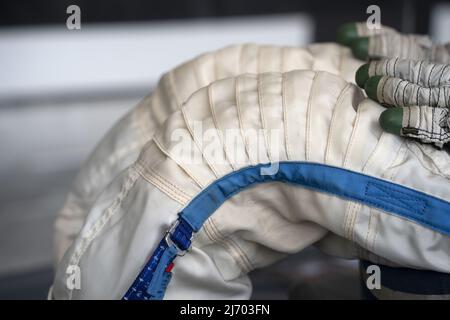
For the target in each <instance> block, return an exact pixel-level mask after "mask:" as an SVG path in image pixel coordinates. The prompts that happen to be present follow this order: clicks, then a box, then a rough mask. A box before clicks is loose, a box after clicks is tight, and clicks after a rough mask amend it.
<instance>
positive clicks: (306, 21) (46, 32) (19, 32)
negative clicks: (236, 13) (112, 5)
mask: <svg viewBox="0 0 450 320" xmlns="http://www.w3.org/2000/svg"><path fill="white" fill-rule="evenodd" d="M81 27H82V29H81V30H67V29H66V26H65V24H62V25H61V26H52V27H47V28H42V27H39V28H38V27H30V28H22V29H5V30H3V31H0V70H1V72H0V99H2V98H3V99H5V98H15V97H27V96H33V95H36V94H38V95H40V96H42V95H46V94H47V93H49V94H52V93H55V92H59V93H61V92H62V93H65V92H83V91H84V92H86V91H88V92H95V91H96V90H102V91H103V90H116V89H119V90H123V89H124V88H133V87H144V86H147V85H148V87H149V88H150V86H151V85H152V84H154V82H155V81H156V80H157V79H158V78H159V76H160V75H161V74H162V73H164V72H165V71H167V70H169V69H171V68H173V67H174V66H175V65H178V64H180V63H182V62H183V61H185V60H187V59H190V58H192V57H194V56H196V55H198V54H201V53H203V52H205V51H209V50H213V49H217V48H220V47H223V46H226V45H229V44H234V43H243V42H256V43H270V44H282V45H299V44H305V43H308V42H310V41H311V39H312V34H313V28H314V26H313V23H312V20H311V19H310V18H309V16H307V15H303V14H295V15H276V16H258V17H240V18H220V19H217V18H216V19H204V20H203V19H201V20H186V21H181V22H180V21H172V22H152V23H134V24H83V23H82V25H81Z"/></svg>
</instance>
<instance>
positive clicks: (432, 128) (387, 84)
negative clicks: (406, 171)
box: [356, 58, 450, 147]
mask: <svg viewBox="0 0 450 320" xmlns="http://www.w3.org/2000/svg"><path fill="white" fill-rule="evenodd" d="M356 82H357V84H358V85H359V86H360V87H362V88H364V90H365V92H366V94H367V96H368V97H369V98H371V99H373V100H375V101H378V102H379V103H380V104H382V105H383V106H386V107H387V108H388V109H387V110H386V111H384V112H383V113H382V114H381V116H380V119H379V122H380V125H381V126H382V127H383V129H384V130H385V131H387V132H391V133H394V134H398V135H401V136H405V137H409V138H414V139H417V140H419V141H421V142H424V143H432V144H434V145H436V146H437V147H443V145H444V144H446V143H448V142H450V115H449V111H450V109H449V108H450V65H447V64H437V63H432V62H427V61H424V60H421V61H415V60H409V59H398V58H396V59H383V60H379V61H372V62H370V63H366V64H364V65H362V66H361V67H360V68H359V69H358V71H357V72H356Z"/></svg>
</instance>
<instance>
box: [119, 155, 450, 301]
mask: <svg viewBox="0 0 450 320" xmlns="http://www.w3.org/2000/svg"><path fill="white" fill-rule="evenodd" d="M267 166H268V165H267V164H265V165H264V164H263V165H257V166H251V167H247V168H243V169H241V170H238V171H235V172H233V173H230V174H228V175H226V176H224V177H222V178H221V179H218V180H216V181H215V182H213V183H212V184H211V185H210V186H208V187H207V188H206V189H204V190H203V191H202V192H201V193H200V194H198V195H197V196H196V197H195V198H194V199H192V201H191V202H190V203H189V204H188V205H187V206H186V207H185V208H184V209H183V210H182V211H181V212H180V213H179V219H178V220H177V224H176V225H175V227H174V228H171V229H173V230H170V232H169V234H168V236H166V237H164V239H162V241H161V242H160V244H159V245H158V248H157V249H156V250H155V252H154V253H153V255H152V257H151V258H150V260H149V261H148V262H147V264H146V266H145V267H144V269H143V270H142V271H141V273H140V274H139V275H138V277H137V278H136V280H135V281H134V282H133V285H132V286H131V287H130V289H128V291H127V293H126V294H125V296H124V297H123V299H126V300H131V299H162V298H163V297H164V292H165V289H166V287H167V285H168V282H169V281H170V278H171V272H170V270H169V271H168V270H167V267H168V266H169V265H170V264H171V263H172V262H173V261H174V260H175V258H176V256H177V255H180V254H181V253H183V252H184V251H185V250H188V249H189V247H190V245H191V238H192V234H193V232H198V231H199V230H200V228H201V227H202V225H203V223H204V222H205V221H206V220H207V219H208V218H209V217H210V216H211V215H212V214H213V213H214V212H215V211H216V210H217V209H218V208H219V207H220V206H221V205H222V204H223V203H224V202H225V201H226V200H227V199H229V198H230V197H232V196H233V195H235V194H237V193H239V192H240V191H242V190H243V189H245V188H248V187H251V186H252V185H255V184H257V183H263V182H273V181H280V182H286V183H291V184H294V185H297V186H302V187H305V188H309V189H313V190H317V191H320V192H325V193H329V194H332V195H335V196H338V197H340V198H343V199H348V200H352V201H357V202H360V203H362V204H365V205H368V206H371V207H375V208H379V209H381V210H383V211H386V212H389V213H391V214H394V215H397V216H400V217H403V218H406V219H409V220H411V221H414V222H416V223H418V224H420V225H423V226H424V227H427V228H429V229H433V230H435V231H437V232H440V233H443V234H445V235H449V236H450V203H449V202H446V201H444V200H441V199H438V198H436V197H433V196H430V195H428V194H425V193H423V192H420V191H417V190H414V189H410V188H407V187H404V186H401V185H398V184H394V183H392V182H389V181H385V180H381V179H378V178H375V177H371V176H368V175H364V174H361V173H358V172H354V171H350V170H346V169H342V168H337V167H333V166H328V165H323V164H317V163H308V162H293V161H292V162H280V163H279V169H278V171H277V172H276V173H275V174H273V175H266V174H261V169H263V168H266V167H267ZM266 172H267V171H266ZM168 242H172V243H168Z"/></svg>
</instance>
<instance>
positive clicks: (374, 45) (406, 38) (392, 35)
mask: <svg viewBox="0 0 450 320" xmlns="http://www.w3.org/2000/svg"><path fill="white" fill-rule="evenodd" d="M337 41H338V42H339V43H341V44H343V45H346V46H349V47H351V49H352V52H353V55H354V56H355V57H356V58H358V59H361V60H368V59H380V58H400V59H413V60H427V61H432V62H438V63H450V44H447V45H441V44H433V42H432V41H431V39H430V38H429V37H428V36H423V35H404V34H401V33H399V32H397V31H396V30H395V29H392V28H389V27H386V26H382V27H381V28H380V29H369V28H368V27H367V25H366V23H349V24H345V25H343V26H342V27H341V28H339V29H338V33H337Z"/></svg>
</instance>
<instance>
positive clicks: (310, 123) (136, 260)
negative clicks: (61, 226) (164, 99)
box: [53, 70, 450, 299]
mask: <svg viewBox="0 0 450 320" xmlns="http://www.w3.org/2000/svg"><path fill="white" fill-rule="evenodd" d="M382 110H383V107H381V106H380V105H378V104H377V103H375V102H373V101H370V100H367V99H364V97H363V95H362V92H361V90H360V89H359V88H357V87H356V86H355V85H353V84H350V83H348V82H347V81H345V80H344V79H343V78H341V77H339V76H336V75H332V74H330V73H327V72H315V71H311V70H305V71H292V72H287V73H262V74H258V75H256V74H243V75H240V76H237V77H231V78H226V79H223V80H219V81H215V82H213V83H212V84H211V85H208V86H206V87H203V88H201V89H200V90H198V91H196V92H195V93H194V94H193V95H191V96H190V97H189V98H188V99H187V100H186V102H185V103H184V104H183V106H182V107H181V109H180V110H178V111H175V112H174V113H173V114H172V115H171V116H170V117H169V118H168V120H167V121H166V122H165V123H164V125H163V126H162V127H161V128H159V129H158V130H157V132H156V134H155V135H154V139H152V140H151V141H149V142H148V143H147V144H146V145H145V146H144V148H143V149H142V152H141V153H140V156H139V158H138V160H137V161H136V162H135V163H134V164H133V165H131V166H130V167H128V168H127V169H125V170H124V171H123V172H122V173H120V174H119V176H118V177H116V179H114V181H113V182H112V183H111V184H110V185H109V186H108V187H106V188H105V189H104V190H103V192H102V193H101V195H100V196H99V197H98V198H97V199H96V200H95V202H94V204H93V205H92V208H91V209H90V210H89V212H88V214H87V218H86V221H85V223H84V225H83V227H82V229H81V232H80V233H79V235H78V236H77V237H76V239H75V241H74V243H73V244H72V245H71V246H70V247H69V249H68V250H67V252H66V254H65V255H64V257H63V259H62V261H61V263H60V265H59V267H58V270H57V274H56V278H55V282H54V286H53V297H54V298H56V299H92V298H98V299H120V298H121V297H122V295H123V294H124V293H125V292H126V290H127V289H128V287H129V286H130V285H131V283H132V281H133V280H134V279H135V277H136V275H137V274H138V273H139V272H140V270H141V268H142V267H143V266H144V264H145V263H146V261H147V259H148V258H149V256H150V255H151V253H152V252H153V250H154V249H155V246H156V245H157V243H158V242H159V240H160V239H161V237H162V235H163V234H164V232H165V230H167V228H168V227H169V225H170V224H171V223H172V222H173V221H175V220H176V217H177V212H179V211H180V210H181V209H182V208H183V207H184V206H185V205H186V204H188V202H189V201H190V200H191V199H192V198H193V197H194V196H195V195H197V194H198V193H199V192H200V191H201V190H203V189H204V188H205V187H206V186H207V185H208V184H210V183H211V182H213V181H215V180H216V179H217V178H219V177H221V176H223V175H225V174H227V173H230V172H232V171H234V170H236V169H238V168H241V167H244V166H247V165H249V164H256V163H262V162H267V161H270V160H272V161H278V160H280V161H309V162H315V163H324V164H328V165H333V166H337V167H342V168H347V169H350V170H353V171H356V172H362V173H364V174H367V175H371V176H374V177H379V178H382V179H385V180H388V181H392V182H395V183H398V184H401V185H405V186H408V187H410V188H413V189H416V190H420V191H423V192H425V193H427V194H430V195H433V196H436V197H438V198H441V199H444V200H446V201H450V192H449V186H450V184H449V177H450V156H449V155H448V154H447V153H445V152H439V151H437V150H433V148H432V147H429V146H419V145H418V144H416V143H415V142H411V141H407V140H405V139H403V138H400V137H397V136H394V135H391V134H387V133H383V132H382V130H381V128H380V127H379V125H378V122H377V121H378V117H379V114H380V113H381V112H382ZM199 125H201V130H198V127H199ZM196 128H197V129H196ZM208 129H210V130H208ZM230 131H231V132H237V133H238V135H236V136H234V140H233V141H234V143H233V144H228V145H227V143H226V142H227V141H228V140H227V139H226V138H227V137H228V134H229V132H230ZM205 132H208V134H211V132H212V133H214V132H215V133H216V134H215V135H214V134H211V136H212V137H213V138H212V139H211V140H208V139H206V137H205V136H204V135H203V134H204V133H205ZM252 132H258V134H260V135H257V137H258V139H256V140H255V139H254V136H255V135H254V134H253V133H252ZM274 133H276V134H274ZM252 134H253V136H252ZM211 136H209V138H211ZM214 136H215V137H216V139H214ZM205 141H210V142H209V143H207V144H206V145H203V144H202V142H203V143H204V142H205ZM211 141H212V142H211ZM208 146H209V147H211V146H213V147H218V148H219V149H220V150H222V154H223V157H217V158H216V157H214V154H216V153H214V152H212V153H209V152H207V150H211V149H210V148H208ZM256 146H258V147H256ZM180 150H182V151H183V152H180ZM186 150H187V152H186ZM215 150H217V149H215ZM232 150H235V151H239V152H236V153H237V154H240V155H242V154H243V155H244V156H243V157H233V155H234V154H235V153H234V152H233V151H232ZM192 153H196V154H200V155H201V157H200V159H201V161H192V159H191V158H189V157H188V156H187V154H192ZM313 243H316V244H317V245H318V246H319V247H320V248H321V249H323V250H324V251H325V252H328V253H330V254H335V255H338V256H343V257H349V258H351V257H364V258H366V259H369V260H372V261H375V262H380V261H381V262H383V263H388V264H391V265H401V266H407V267H410V268H419V269H428V270H435V271H440V272H450V238H449V237H448V236H445V235H443V234H441V233H438V232H436V231H433V230H431V229H428V228H425V227H423V226H422V225H419V224H417V223H415V222H412V221H410V220H407V219H404V218H400V217H398V216H395V215H392V214H390V213H388V212H384V211H381V210H379V209H375V208H371V207H368V206H365V205H362V204H360V203H356V202H352V201H347V200H344V199H342V198H339V197H337V196H333V195H329V194H325V193H320V192H316V191H311V190H306V189H303V188H298V187H295V186H290V185H285V184H281V183H270V184H263V185H258V186H255V187H253V188H249V189H247V190H245V191H243V192H241V193H239V194H238V195H236V196H234V197H233V198H231V199H230V200H228V201H227V202H225V203H224V205H222V206H221V207H220V208H219V209H218V210H217V211H216V212H215V214H214V215H213V216H212V217H211V218H209V219H208V220H207V222H206V223H205V225H204V227H203V228H202V229H201V231H200V232H199V233H198V234H197V236H196V238H195V240H194V244H193V249H192V250H191V251H189V252H188V253H187V254H186V255H185V256H183V257H180V258H178V259H177V261H176V266H175V268H174V270H173V272H174V276H173V279H172V281H171V283H170V285H169V287H168V290H167V293H166V298H167V299H181V298H187V299H200V298H203V299H217V298H223V299H233V298H248V297H249V296H250V294H251V283H250V281H249V279H248V277H247V276H246V274H247V273H248V271H250V270H253V269H254V268H258V267H263V266H266V265H268V264H271V263H273V262H274V261H277V260H279V259H281V258H282V257H284V256H285V255H287V254H291V253H294V252H298V251H299V250H301V249H303V248H304V247H305V246H308V245H310V244H313ZM71 265H75V266H79V267H80V271H81V274H80V276H81V288H80V289H72V290H71V289H69V288H68V287H67V286H66V281H67V274H66V270H67V267H68V266H71Z"/></svg>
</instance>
